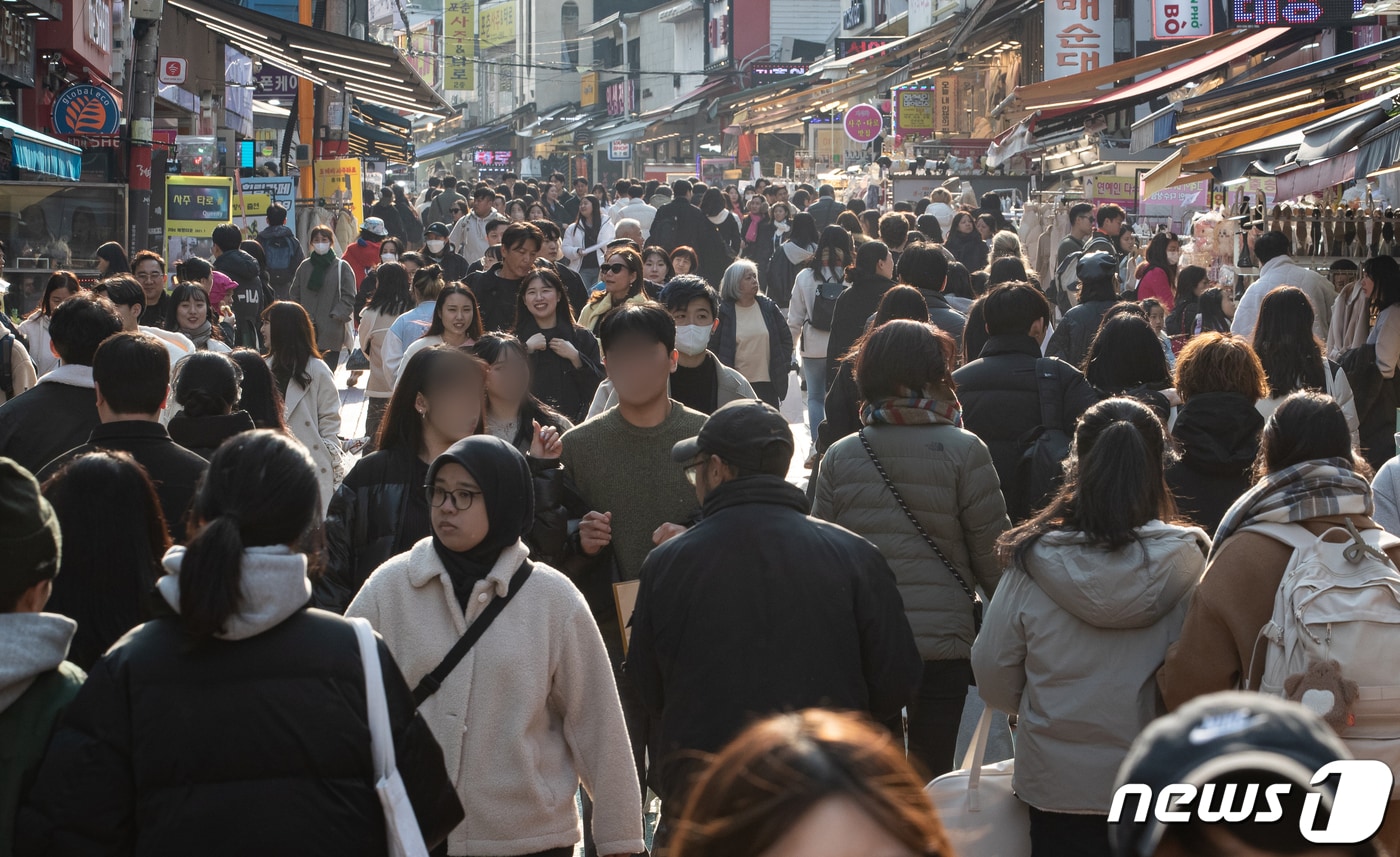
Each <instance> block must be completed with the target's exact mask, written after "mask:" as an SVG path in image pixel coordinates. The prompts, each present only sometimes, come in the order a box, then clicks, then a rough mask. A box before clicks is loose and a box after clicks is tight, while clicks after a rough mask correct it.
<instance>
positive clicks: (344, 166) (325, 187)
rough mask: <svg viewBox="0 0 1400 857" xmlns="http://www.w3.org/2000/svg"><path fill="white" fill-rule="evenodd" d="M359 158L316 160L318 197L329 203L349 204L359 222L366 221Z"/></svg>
mask: <svg viewBox="0 0 1400 857" xmlns="http://www.w3.org/2000/svg"><path fill="white" fill-rule="evenodd" d="M360 169H361V167H360V161H359V159H357V158H341V159H340V160H335V161H317V162H316V198H317V199H323V200H325V201H326V203H327V204H328V205H337V204H338V205H344V206H349V208H350V210H351V211H352V212H353V213H354V215H355V220H356V222H358V223H364V222H365V212H364V196H363V194H362V191H361V187H363V181H362V177H361V175H360Z"/></svg>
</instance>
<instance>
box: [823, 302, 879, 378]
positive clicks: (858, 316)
mask: <svg viewBox="0 0 1400 857" xmlns="http://www.w3.org/2000/svg"><path fill="white" fill-rule="evenodd" d="M892 288H894V281H893V280H891V279H889V278H887V277H879V276H875V275H874V274H871V275H869V276H864V275H862V276H861V277H860V278H859V279H858V280H857V281H856V282H854V283H852V284H851V285H850V287H849V288H847V289H846V290H845V291H844V292H842V293H841V297H839V298H837V299H836V308H835V310H834V311H833V312H832V318H831V334H830V336H829V337H828V338H827V341H826V343H827V344H826V356H827V358H828V359H827V361H826V385H827V386H828V387H830V386H831V382H832V381H834V380H835V379H836V372H837V370H838V369H839V368H840V363H841V358H843V357H845V356H846V352H848V351H850V350H851V346H852V345H854V344H855V342H856V340H857V339H860V338H861V337H862V336H864V335H865V331H866V328H867V327H868V325H869V322H870V317H871V316H872V315H874V314H875V311H876V310H877V309H879V308H880V300H881V299H882V298H883V297H884V296H885V292H887V291H889V290H890V289H892Z"/></svg>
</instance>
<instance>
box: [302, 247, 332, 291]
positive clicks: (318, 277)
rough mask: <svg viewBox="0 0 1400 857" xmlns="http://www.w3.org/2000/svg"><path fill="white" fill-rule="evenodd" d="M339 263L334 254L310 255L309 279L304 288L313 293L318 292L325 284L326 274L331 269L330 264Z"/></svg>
mask: <svg viewBox="0 0 1400 857" xmlns="http://www.w3.org/2000/svg"><path fill="white" fill-rule="evenodd" d="M337 261H339V260H338V259H336V257H335V254H334V253H312V254H311V277H310V279H308V280H307V281H306V287H307V288H308V289H310V290H311V291H313V292H319V291H320V290H321V286H323V285H325V283H326V272H327V271H329V270H330V269H331V264H332V263H334V262H337Z"/></svg>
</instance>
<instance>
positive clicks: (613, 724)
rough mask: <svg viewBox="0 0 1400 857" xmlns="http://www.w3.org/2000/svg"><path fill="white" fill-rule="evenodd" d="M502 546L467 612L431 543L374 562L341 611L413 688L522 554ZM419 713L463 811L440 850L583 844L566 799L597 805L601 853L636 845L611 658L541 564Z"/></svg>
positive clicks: (637, 800)
mask: <svg viewBox="0 0 1400 857" xmlns="http://www.w3.org/2000/svg"><path fill="white" fill-rule="evenodd" d="M526 553H527V551H526V548H525V546H524V544H522V543H518V542H517V543H516V544H515V545H514V546H512V547H509V548H506V549H505V550H504V551H502V553H501V555H500V558H499V559H498V560H497V561H496V564H495V567H493V568H492V570H491V572H490V573H489V574H488V575H487V576H486V578H485V579H484V580H480V581H478V582H477V583H476V585H475V586H474V587H473V588H472V593H471V597H470V600H469V602H468V605H469V606H468V608H467V611H466V613H465V615H464V614H463V611H462V608H461V606H459V603H458V601H457V596H456V595H455V594H454V592H453V587H452V581H451V578H450V577H449V576H448V574H447V570H446V569H445V568H444V567H443V564H442V560H441V559H439V558H438V555H437V552H436V551H435V550H434V548H433V543H432V540H431V539H423V540H422V541H420V542H418V543H417V544H415V545H414V546H413V548H412V549H411V550H410V551H408V552H407V553H403V554H399V555H398V556H396V557H394V558H393V559H392V560H390V561H389V562H387V563H385V564H384V565H383V566H381V567H380V568H379V569H378V570H377V571H375V573H374V574H373V575H372V576H371V577H370V579H369V580H368V581H366V583H365V586H364V588H363V589H362V590H360V594H359V595H357V596H356V597H355V600H354V602H352V603H351V605H350V609H349V610H348V611H347V612H348V615H351V616H362V617H364V618H366V619H368V620H369V621H370V623H371V624H373V625H374V627H375V629H376V630H378V631H379V632H380V633H381V634H383V635H384V641H385V642H386V643H387V644H388V646H389V650H390V651H391V652H393V653H394V658H395V660H396V661H397V662H398V663H399V664H400V665H401V666H402V669H403V672H404V677H405V678H406V679H408V681H409V683H410V685H416V684H417V683H418V682H419V681H420V680H421V679H422V678H423V676H425V675H427V674H428V672H429V671H431V670H432V669H433V668H435V667H436V666H437V665H438V664H439V663H440V662H441V661H442V659H443V656H444V655H446V654H447V652H448V650H449V649H451V648H452V646H453V644H454V643H456V642H457V640H458V639H459V638H460V637H461V636H462V634H463V633H465V632H466V630H467V626H468V625H469V624H470V623H471V622H473V621H475V620H476V619H477V617H478V616H480V615H481V612H482V611H483V610H485V609H486V606H487V604H488V603H489V602H490V601H491V599H492V598H493V597H494V598H499V597H501V596H503V595H505V593H506V590H507V588H508V587H509V585H510V580H511V577H512V576H513V575H514V574H515V572H516V570H517V569H518V568H519V567H520V565H521V563H522V562H524V561H525V558H526ZM419 710H420V711H421V713H422V714H423V718H424V719H425V720H427V722H428V724H429V726H431V728H432V730H433V734H434V735H435V736H436V737H437V739H438V743H439V744H440V745H441V746H442V753H443V756H444V757H445V758H446V760H447V775H448V778H449V779H450V780H451V781H452V782H453V783H455V784H456V787H457V794H458V795H459V796H460V797H461V799H462V805H463V806H464V807H465V808H466V809H467V817H466V819H465V820H464V821H463V822H462V823H461V824H459V825H457V827H456V829H455V830H453V831H452V834H451V836H449V837H448V842H447V853H448V854H450V855H466V854H521V853H532V852H537V851H545V850H549V849H553V848H561V847H568V846H572V845H573V844H574V843H576V842H577V841H578V823H579V822H578V810H577V808H576V806H575V795H576V794H577V792H578V785H579V782H580V781H582V782H583V784H584V787H585V788H587V790H588V792H589V794H590V795H592V797H593V801H594V815H593V836H594V840H595V841H596V842H597V847H598V853H599V854H632V853H636V852H640V851H642V849H643V842H642V806H641V791H640V787H639V784H638V782H637V773H636V769H635V768H634V767H633V764H632V753H631V745H630V744H629V742H628V737H627V725H626V723H625V722H624V721H623V717H622V707H621V704H620V703H619V702H618V696H617V687H616V685H615V683H614V680H613V672H612V666H611V663H610V662H609V660H608V654H607V651H606V649H604V647H603V640H602V638H601V637H600V636H599V633H598V626H597V625H596V624H594V622H593V617H592V616H591V615H590V614H589V611H588V605H587V603H585V601H584V600H583V596H582V595H581V594H580V593H579V591H578V589H576V588H575V587H574V585H573V584H572V583H570V582H569V579H568V578H566V577H565V576H564V575H562V574H560V573H559V572H557V571H555V570H554V569H552V568H550V567H549V566H547V565H544V564H542V563H536V564H535V567H534V571H533V572H532V573H531V575H530V579H529V580H528V581H526V583H525V585H524V586H523V587H522V588H521V589H520V591H519V593H518V594H517V595H516V596H515V598H513V599H512V600H511V603H510V604H509V606H507V607H506V609H505V610H503V611H502V612H501V614H500V616H499V617H498V618H497V619H496V621H495V622H493V623H492V624H491V627H490V629H489V630H488V631H487V632H486V633H485V634H483V635H482V636H481V639H480V640H479V641H478V642H477V644H476V645H475V646H473V647H472V648H471V651H469V652H467V654H466V656H465V657H464V658H463V659H462V661H461V663H459V664H458V665H457V667H456V668H455V669H454V670H453V671H452V673H451V674H450V675H449V676H448V677H447V679H446V681H444V682H443V685H442V687H441V688H440V689H439V690H438V691H437V692H436V693H434V694H433V695H432V696H431V697H429V698H428V699H427V701H426V702H424V703H423V704H422V705H421V706H420V708H419Z"/></svg>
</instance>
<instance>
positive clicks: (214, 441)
mask: <svg viewBox="0 0 1400 857" xmlns="http://www.w3.org/2000/svg"><path fill="white" fill-rule="evenodd" d="M242 385H243V369H242V368H241V367H240V366H239V365H238V364H237V363H235V362H234V360H233V358H232V357H231V356H230V355H228V354H225V353H221V352H217V351H205V352H202V353H198V354H191V355H190V356H189V357H187V358H185V359H184V360H183V361H181V363H180V365H179V366H177V367H176V369H175V385H174V397H175V404H176V406H177V407H178V408H179V412H178V413H176V414H175V415H174V416H172V417H171V418H170V422H169V423H168V424H167V425H166V430H167V431H168V432H169V433H170V439H171V440H173V441H175V443H177V444H179V445H180V446H182V447H184V448H185V449H188V450H189V451H190V452H193V453H194V454H195V455H198V456H199V457H200V458H203V459H206V460H207V459H209V458H210V457H212V456H213V455H214V451H215V450H216V449H218V448H219V447H220V446H221V445H222V444H223V442H224V441H226V440H228V439H229V438H231V437H233V436H234V435H236V434H242V433H243V432H245V431H252V430H253V429H255V428H257V426H256V425H254V424H253V418H252V417H251V416H250V415H249V414H248V412H247V411H245V410H240V409H239V408H240V406H241V403H242V398H243V389H242ZM178 534H179V535H180V536H182V537H183V536H184V531H183V530H181V531H179V533H178Z"/></svg>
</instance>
